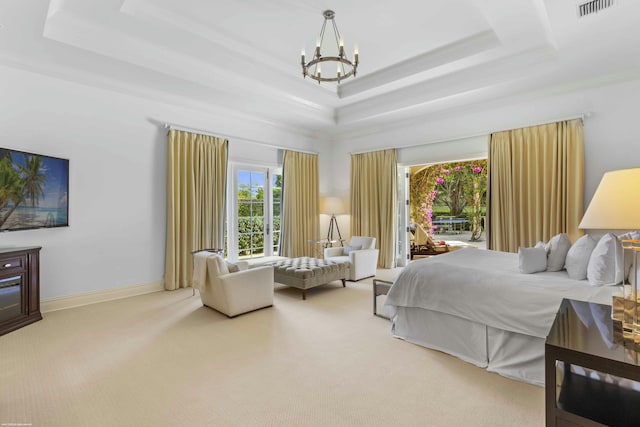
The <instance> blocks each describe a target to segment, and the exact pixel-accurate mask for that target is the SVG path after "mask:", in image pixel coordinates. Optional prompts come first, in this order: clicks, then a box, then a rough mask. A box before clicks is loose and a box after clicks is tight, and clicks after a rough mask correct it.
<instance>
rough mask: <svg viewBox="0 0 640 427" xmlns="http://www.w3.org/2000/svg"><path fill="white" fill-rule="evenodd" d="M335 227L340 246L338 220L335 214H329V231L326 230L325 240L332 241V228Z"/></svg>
mask: <svg viewBox="0 0 640 427" xmlns="http://www.w3.org/2000/svg"><path fill="white" fill-rule="evenodd" d="M334 227H335V229H336V231H337V232H338V239H339V241H340V246H342V234H340V227H338V220H337V219H336V216H335V215H333V214H332V215H331V221H329V231H328V232H327V241H328V242H332V241H333V228H334Z"/></svg>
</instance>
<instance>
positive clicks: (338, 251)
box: [324, 247, 344, 259]
mask: <svg viewBox="0 0 640 427" xmlns="http://www.w3.org/2000/svg"><path fill="white" fill-rule="evenodd" d="M343 255H344V248H343V247H335V248H325V250H324V259H327V258H331V257H334V256H343Z"/></svg>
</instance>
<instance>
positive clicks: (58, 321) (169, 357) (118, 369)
mask: <svg viewBox="0 0 640 427" xmlns="http://www.w3.org/2000/svg"><path fill="white" fill-rule="evenodd" d="M380 274H381V275H383V276H384V275H387V276H388V275H390V274H392V272H390V271H389V270H387V271H380ZM371 298H372V297H371V279H369V280H365V281H362V282H359V283H351V282H347V288H346V289H344V288H342V286H341V284H340V282H335V284H330V285H327V286H322V287H319V288H315V289H312V290H311V291H309V295H308V298H307V300H306V301H302V300H301V298H300V291H299V290H296V289H291V288H285V287H280V286H279V285H278V286H277V288H276V292H275V306H274V307H273V308H268V309H264V310H260V311H257V312H253V313H250V314H247V315H243V316H240V317H237V318H235V319H228V318H227V317H225V316H223V315H221V314H219V313H217V312H215V311H213V310H211V309H208V308H205V307H203V306H202V305H201V302H200V298H199V297H198V296H197V295H196V296H195V297H192V296H191V290H190V289H188V290H179V291H174V292H158V293H154V294H149V295H144V296H139V297H134V298H128V299H123V300H119V301H112V302H107V303H101V304H94V305H90V306H85V307H80V308H74V309H69V310H62V311H57V312H52V313H45V318H44V320H43V321H41V322H37V323H35V324H32V325H30V326H27V327H25V328H22V329H20V330H18V331H15V332H12V333H9V334H7V335H4V336H2V337H0V425H2V424H4V423H29V424H33V425H36V426H200V425H201V426H204V425H208V426H390V425H397V426H542V425H543V424H544V390H543V389H542V388H539V387H535V386H531V385H527V384H523V383H519V382H516V381H512V380H509V379H506V378H503V377H500V376H498V375H496V374H491V373H487V372H486V371H484V370H483V369H480V368H477V367H475V366H472V365H470V364H467V363H465V362H462V361H460V360H458V359H456V358H454V357H451V356H448V355H446V354H442V353H439V352H437V351H432V350H428V349H424V348H422V347H419V346H416V345H413V344H410V343H407V342H404V341H402V340H399V339H395V338H393V337H392V336H391V332H390V326H391V324H390V322H389V321H387V320H385V319H382V318H380V317H375V316H373V315H372V313H371V309H372V301H371ZM380 303H382V298H380Z"/></svg>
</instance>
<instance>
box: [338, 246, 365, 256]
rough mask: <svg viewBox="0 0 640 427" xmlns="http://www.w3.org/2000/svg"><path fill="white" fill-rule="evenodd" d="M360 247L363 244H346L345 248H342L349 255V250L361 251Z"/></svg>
mask: <svg viewBox="0 0 640 427" xmlns="http://www.w3.org/2000/svg"><path fill="white" fill-rule="evenodd" d="M360 249H362V245H353V246H350V245H344V248H343V249H342V250H343V252H344V254H345V255H349V252H352V251H359V250H360Z"/></svg>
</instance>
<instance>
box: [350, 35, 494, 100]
mask: <svg viewBox="0 0 640 427" xmlns="http://www.w3.org/2000/svg"><path fill="white" fill-rule="evenodd" d="M499 46H500V41H499V40H498V37H497V36H496V34H495V33H494V32H493V31H484V32H482V33H479V34H474V35H473V36H470V37H466V38H464V39H461V40H458V41H456V42H453V43H450V44H447V45H444V46H441V47H439V48H437V49H433V50H431V51H429V52H426V53H424V54H422V55H418V56H416V57H413V58H411V59H407V60H405V61H402V62H399V63H397V64H394V65H393V66H390V67H386V68H383V69H381V70H378V71H374V72H373V73H369V74H367V75H365V76H360V77H358V78H356V79H355V80H351V81H349V82H346V83H343V84H342V85H340V86H339V87H338V96H339V97H340V98H347V97H349V96H353V95H357V94H360V93H362V92H365V91H367V90H371V89H374V88H377V87H379V86H381V85H385V84H388V83H391V82H394V81H396V80H399V79H401V78H404V77H408V76H411V75H413V74H417V73H421V72H424V71H428V70H430V69H432V68H435V67H438V66H441V65H444V64H448V63H450V62H453V61H457V60H459V59H462V58H466V57H468V56H471V55H475V54H477V53H480V52H484V51H486V50H489V49H493V48H496V47H499Z"/></svg>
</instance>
